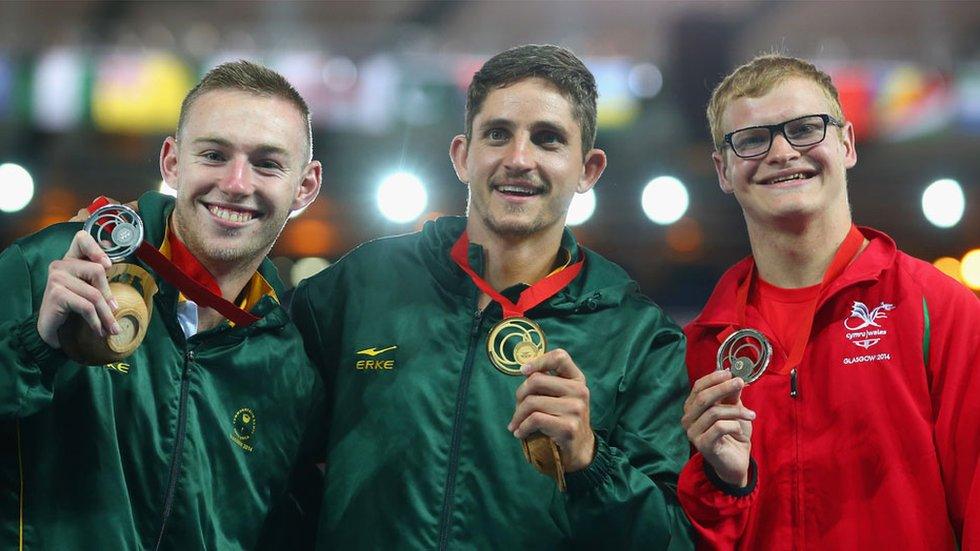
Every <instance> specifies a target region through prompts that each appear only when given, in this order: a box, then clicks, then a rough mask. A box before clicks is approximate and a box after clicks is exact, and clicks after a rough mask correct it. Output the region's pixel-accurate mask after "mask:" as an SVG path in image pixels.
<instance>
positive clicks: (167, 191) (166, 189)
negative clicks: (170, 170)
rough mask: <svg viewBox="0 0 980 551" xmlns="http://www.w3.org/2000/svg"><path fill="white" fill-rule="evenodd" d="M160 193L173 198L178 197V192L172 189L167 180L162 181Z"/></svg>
mask: <svg viewBox="0 0 980 551" xmlns="http://www.w3.org/2000/svg"><path fill="white" fill-rule="evenodd" d="M160 193H162V194H164V195H169V196H171V197H176V196H177V190H176V189H174V188H172V187H170V184H168V183H167V181H166V180H160Z"/></svg>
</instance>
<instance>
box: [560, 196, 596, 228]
mask: <svg viewBox="0 0 980 551" xmlns="http://www.w3.org/2000/svg"><path fill="white" fill-rule="evenodd" d="M593 212H595V188H593V189H590V190H589V191H586V192H585V193H576V194H575V196H574V197H572V204H571V205H569V207H568V216H567V217H565V224H567V225H569V226H577V225H579V224H581V223H583V222H585V221H586V220H588V219H589V218H592V213H593Z"/></svg>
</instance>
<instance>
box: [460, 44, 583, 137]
mask: <svg viewBox="0 0 980 551" xmlns="http://www.w3.org/2000/svg"><path fill="white" fill-rule="evenodd" d="M528 78H543V79H545V80H547V81H548V82H550V83H551V84H553V85H554V86H555V88H557V89H558V91H559V92H561V93H562V94H563V95H564V96H565V97H566V98H568V99H569V100H570V101H571V102H572V114H573V115H574V116H575V120H576V122H578V124H579V127H580V128H581V129H582V154H583V155H585V154H586V153H588V152H589V150H591V149H592V147H593V146H594V145H595V127H596V99H597V98H598V96H599V92H598V90H597V88H596V83H595V77H594V76H593V75H592V73H591V72H590V71H589V69H588V68H586V66H585V64H584V63H582V60H581V59H579V58H578V57H576V55H575V54H573V53H572V52H571V51H569V50H566V49H565V48H562V47H560V46H554V45H551V44H525V45H523V46H517V47H515V48H510V49H509V50H504V51H503V52H500V53H499V54H497V55H495V56H493V57H492V58H490V59H489V60H488V61H487V62H486V63H484V64H483V67H480V70H479V71H477V73H476V74H475V75H473V81H472V82H470V86H469V89H467V91H466V139H467V141H470V140H472V138H473V119H474V118H476V115H477V113H479V112H480V108H481V107H483V102H484V100H486V99H487V96H488V95H489V94H490V92H491V91H492V90H495V89H497V88H503V87H504V86H507V85H508V84H514V83H515V82H519V81H522V80H524V79H528Z"/></svg>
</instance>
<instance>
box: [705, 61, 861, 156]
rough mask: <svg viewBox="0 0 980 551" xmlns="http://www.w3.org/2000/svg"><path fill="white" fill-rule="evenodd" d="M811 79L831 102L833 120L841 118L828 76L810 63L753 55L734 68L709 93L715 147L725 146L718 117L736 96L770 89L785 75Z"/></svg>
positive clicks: (752, 95) (758, 93)
mask: <svg viewBox="0 0 980 551" xmlns="http://www.w3.org/2000/svg"><path fill="white" fill-rule="evenodd" d="M794 77H797V78H805V79H809V80H812V81H813V82H815V83H817V84H818V85H820V87H821V88H823V91H824V93H825V94H826V95H827V99H829V100H830V103H831V111H832V112H831V113H829V114H830V115H833V116H834V117H835V118H837V120H839V121H843V120H844V112H843V109H841V105H840V97H839V96H838V94H837V87H836V86H834V83H833V81H832V80H831V79H830V75H828V74H827V73H825V72H823V71H821V70H820V69H817V68H816V66H814V65H813V64H812V63H810V62H808V61H805V60H802V59H799V58H796V57H789V56H784V55H779V54H765V55H760V56H757V57H756V58H755V59H753V60H752V61H750V62H748V63H746V64H745V65H742V66H741V67H739V68H738V69H735V71H734V72H732V73H731V74H730V75H728V76H727V77H725V79H724V80H722V81H721V84H719V85H718V86H717V87H716V88H715V91H714V92H712V94H711V100H710V101H709V102H708V126H709V127H710V128H711V139H712V140H713V141H714V144H715V149H716V150H718V151H721V148H722V147H723V146H724V145H725V144H724V139H725V131H724V129H723V128H722V127H721V117H722V116H723V115H724V114H725V109H727V108H728V106H729V105H730V104H731V103H732V102H733V101H735V100H737V99H739V98H744V97H749V98H757V97H759V96H763V95H765V94H766V93H768V92H769V91H770V90H772V89H773V88H774V87H775V86H776V85H777V84H779V83H781V82H783V81H784V80H786V79H789V78H794Z"/></svg>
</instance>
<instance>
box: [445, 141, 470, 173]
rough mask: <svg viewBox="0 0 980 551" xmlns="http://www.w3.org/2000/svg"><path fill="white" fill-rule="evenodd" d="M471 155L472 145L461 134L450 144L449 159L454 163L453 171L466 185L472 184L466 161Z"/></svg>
mask: <svg viewBox="0 0 980 551" xmlns="http://www.w3.org/2000/svg"><path fill="white" fill-rule="evenodd" d="M469 153H470V144H469V141H468V140H467V139H466V136H464V135H463V134H460V135H458V136H456V137H454V138H453V141H452V142H451V143H450V144H449V158H450V159H452V161H453V170H455V171H456V177H457V178H459V181H460V182H463V183H464V184H469V183H470V177H469V173H468V172H467V170H466V159H467V157H468V156H469Z"/></svg>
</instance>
